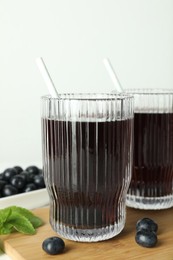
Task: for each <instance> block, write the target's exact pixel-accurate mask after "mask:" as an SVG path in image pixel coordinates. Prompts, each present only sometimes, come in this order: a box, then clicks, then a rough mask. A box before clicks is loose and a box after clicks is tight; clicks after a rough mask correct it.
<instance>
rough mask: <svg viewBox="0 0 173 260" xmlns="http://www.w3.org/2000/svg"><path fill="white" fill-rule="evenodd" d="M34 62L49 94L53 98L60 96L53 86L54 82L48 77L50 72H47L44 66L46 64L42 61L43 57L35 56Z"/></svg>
mask: <svg viewBox="0 0 173 260" xmlns="http://www.w3.org/2000/svg"><path fill="white" fill-rule="evenodd" d="M36 63H37V66H38V68H39V70H40V73H41V75H42V77H43V79H44V81H45V83H46V86H47V88H48V90H49V93H50V95H51V96H52V97H54V98H60V96H59V94H58V92H57V90H56V88H55V85H54V83H53V81H52V79H51V77H50V74H49V72H48V70H47V68H46V65H45V63H44V61H43V58H41V57H39V58H37V59H36Z"/></svg>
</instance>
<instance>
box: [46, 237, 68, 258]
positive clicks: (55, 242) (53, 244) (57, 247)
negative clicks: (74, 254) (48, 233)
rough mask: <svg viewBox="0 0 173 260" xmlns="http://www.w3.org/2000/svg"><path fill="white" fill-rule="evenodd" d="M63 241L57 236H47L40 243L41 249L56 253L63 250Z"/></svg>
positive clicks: (48, 252) (51, 253) (52, 253)
mask: <svg viewBox="0 0 173 260" xmlns="http://www.w3.org/2000/svg"><path fill="white" fill-rule="evenodd" d="M64 248H65V243H64V241H63V240H62V239H61V238H59V237H49V238H47V239H45V240H44V241H43V243H42V249H43V250H44V251H45V252H46V253H47V254H49V255H57V254H60V253H62V252H63V251H64Z"/></svg>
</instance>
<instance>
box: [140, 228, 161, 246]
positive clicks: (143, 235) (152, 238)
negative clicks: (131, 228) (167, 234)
mask: <svg viewBox="0 0 173 260" xmlns="http://www.w3.org/2000/svg"><path fill="white" fill-rule="evenodd" d="M135 240H136V243H137V244H139V245H140V246H143V247H154V246H155V245H156V244H157V235H156V233H155V232H153V231H147V230H140V231H138V232H137V233H136V236H135Z"/></svg>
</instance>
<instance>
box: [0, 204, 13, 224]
mask: <svg viewBox="0 0 173 260" xmlns="http://www.w3.org/2000/svg"><path fill="white" fill-rule="evenodd" d="M11 211H12V210H11V208H10V207H9V208H5V209H1V210H0V226H1V225H2V224H3V223H4V222H5V221H6V220H7V219H8V217H9V215H10V214H11Z"/></svg>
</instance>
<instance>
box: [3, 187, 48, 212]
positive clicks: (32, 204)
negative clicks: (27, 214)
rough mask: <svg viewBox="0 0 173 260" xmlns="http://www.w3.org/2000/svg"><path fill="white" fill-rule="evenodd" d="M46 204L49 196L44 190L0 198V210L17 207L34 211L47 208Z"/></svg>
mask: <svg viewBox="0 0 173 260" xmlns="http://www.w3.org/2000/svg"><path fill="white" fill-rule="evenodd" d="M48 204H49V196H48V193H47V190H46V188H44V189H40V190H35V191H30V192H26V193H20V194H17V195H12V196H9V197H5V198H0V209H2V208H6V207H9V206H19V207H24V208H27V209H35V208H40V207H44V206H47V205H48Z"/></svg>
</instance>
